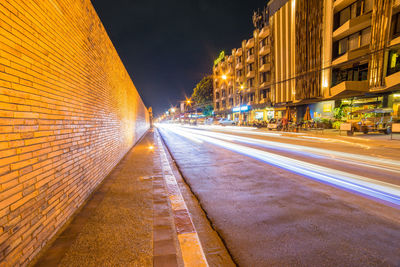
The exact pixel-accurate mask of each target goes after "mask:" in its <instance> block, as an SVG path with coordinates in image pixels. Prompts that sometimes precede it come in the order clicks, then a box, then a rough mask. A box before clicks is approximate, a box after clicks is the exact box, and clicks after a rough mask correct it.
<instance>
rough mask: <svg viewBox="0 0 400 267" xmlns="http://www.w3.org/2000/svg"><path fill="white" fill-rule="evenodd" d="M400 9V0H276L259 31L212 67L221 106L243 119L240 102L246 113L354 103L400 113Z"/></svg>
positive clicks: (327, 112) (261, 17) (270, 114)
mask: <svg viewBox="0 0 400 267" xmlns="http://www.w3.org/2000/svg"><path fill="white" fill-rule="evenodd" d="M399 12H400V0H375V1H374V0H336V1H333V0H271V1H270V2H269V3H268V5H267V6H266V9H265V10H264V11H263V12H262V13H258V14H255V16H254V18H253V20H254V21H255V27H256V29H255V30H254V32H253V35H252V37H251V38H250V39H248V40H244V41H243V42H242V44H241V47H239V48H236V49H233V50H232V53H231V54H230V55H226V56H225V58H224V60H221V61H220V62H219V63H218V64H216V65H215V66H214V67H213V73H214V110H215V113H216V114H219V115H221V116H227V117H230V118H232V119H233V118H236V119H237V118H238V116H239V113H238V112H237V111H238V110H239V105H240V104H241V105H242V111H243V112H242V113H241V115H242V116H243V117H242V119H243V120H245V121H252V120H256V119H264V120H267V119H269V118H279V117H282V116H284V115H285V111H286V109H287V107H290V108H291V110H293V112H294V117H297V118H299V119H300V118H301V117H302V116H303V115H304V112H305V110H306V108H307V107H310V109H311V111H312V112H311V115H312V117H322V118H323V117H326V118H331V117H332V116H333V108H335V107H338V106H340V105H348V104H349V103H351V106H352V109H357V108H359V109H362V108H377V107H387V108H392V109H393V115H394V116H399V115H400V114H398V110H399V106H400V92H399V90H400V13H399ZM260 21H261V22H262V23H259V22H260ZM222 75H226V78H227V79H226V80H224V79H222V78H221V77H222ZM241 88H243V89H241Z"/></svg>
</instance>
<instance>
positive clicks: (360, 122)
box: [347, 108, 393, 135]
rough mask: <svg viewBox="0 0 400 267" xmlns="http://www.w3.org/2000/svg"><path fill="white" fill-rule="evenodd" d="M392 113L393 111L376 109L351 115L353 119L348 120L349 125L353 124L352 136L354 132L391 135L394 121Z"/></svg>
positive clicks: (359, 111) (364, 110)
mask: <svg viewBox="0 0 400 267" xmlns="http://www.w3.org/2000/svg"><path fill="white" fill-rule="evenodd" d="M392 112H393V110H392V109H387V108H386V109H385V108H375V109H363V110H358V111H355V112H352V113H350V116H351V119H349V120H347V122H348V123H351V131H350V135H351V134H352V133H354V132H362V133H364V134H368V133H369V132H380V133H384V134H390V133H391V126H392V121H393V118H392V115H391V113H392Z"/></svg>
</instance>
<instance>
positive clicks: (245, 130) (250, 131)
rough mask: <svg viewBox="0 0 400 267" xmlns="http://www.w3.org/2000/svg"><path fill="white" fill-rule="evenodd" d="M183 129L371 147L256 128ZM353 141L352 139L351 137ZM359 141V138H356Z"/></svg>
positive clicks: (216, 127) (363, 146)
mask: <svg viewBox="0 0 400 267" xmlns="http://www.w3.org/2000/svg"><path fill="white" fill-rule="evenodd" d="M185 127H191V128H199V129H205V130H210V129H212V130H216V131H221V132H234V133H242V134H249V135H258V136H270V137H276V138H282V139H289V140H299V141H304V139H309V140H308V141H311V142H320V141H324V142H329V143H337V142H340V143H343V144H347V145H352V146H358V147H362V148H365V149H370V148H371V147H370V146H369V145H365V144H359V143H354V142H350V141H345V140H340V139H334V138H327V137H317V136H307V135H304V134H303V133H294V132H290V135H294V136H299V137H301V138H298V137H293V136H285V135H284V134H283V133H279V132H261V131H254V130H257V128H248V127H240V128H238V129H236V128H235V127H236V126H231V127H229V126H223V127H222V126H205V125H202V126H197V127H196V126H185ZM352 138H353V139H354V137H352ZM358 139H359V138H358Z"/></svg>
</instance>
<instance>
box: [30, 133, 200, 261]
mask: <svg viewBox="0 0 400 267" xmlns="http://www.w3.org/2000/svg"><path fill="white" fill-rule="evenodd" d="M174 184H175V185H176V180H175V178H174V175H173V174H172V172H171V168H170V167H169V165H168V161H167V160H166V155H165V152H164V149H163V148H162V145H161V143H160V141H159V140H158V138H157V134H155V133H154V132H153V131H152V130H151V131H149V132H148V133H147V134H146V135H145V137H144V138H143V139H142V140H141V141H140V142H139V143H138V144H137V145H136V146H135V147H134V148H133V149H132V150H131V151H130V152H128V154H127V155H126V156H125V158H124V159H123V160H122V161H121V162H120V163H119V164H118V165H117V167H116V168H115V169H114V170H113V171H112V173H111V174H110V175H109V176H108V177H107V178H106V179H105V181H104V182H103V184H102V185H100V187H99V188H98V189H97V190H96V192H95V193H94V194H93V195H92V196H91V197H90V199H89V200H88V201H87V202H86V203H85V204H84V205H83V208H82V209H81V210H80V211H79V212H78V213H77V214H75V216H74V218H73V219H72V221H71V222H70V223H69V224H68V225H67V226H66V227H64V229H63V230H62V231H61V234H59V235H58V236H57V237H56V239H55V240H53V242H52V243H51V245H50V246H49V247H48V248H45V249H43V250H42V253H41V255H39V257H38V259H37V261H36V263H35V264H34V266H190V265H191V266H207V261H206V259H205V257H204V253H203V251H202V247H201V245H200V242H199V239H198V237H197V233H196V231H195V229H194V226H193V223H192V221H191V219H190V215H189V213H188V211H187V208H186V205H185V203H184V201H183V198H182V197H181V195H180V192H179V188H177V187H174ZM171 190H174V191H173V192H171ZM179 196H180V197H179ZM171 200H172V201H171ZM171 204H172V205H171ZM185 208H186V209H185ZM177 214H178V215H179V216H177Z"/></svg>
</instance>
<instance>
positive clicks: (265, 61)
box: [260, 54, 271, 65]
mask: <svg viewBox="0 0 400 267" xmlns="http://www.w3.org/2000/svg"><path fill="white" fill-rule="evenodd" d="M270 58H271V57H270V55H269V54H267V55H264V56H261V57H260V63H261V65H264V64H268V63H270Z"/></svg>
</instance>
